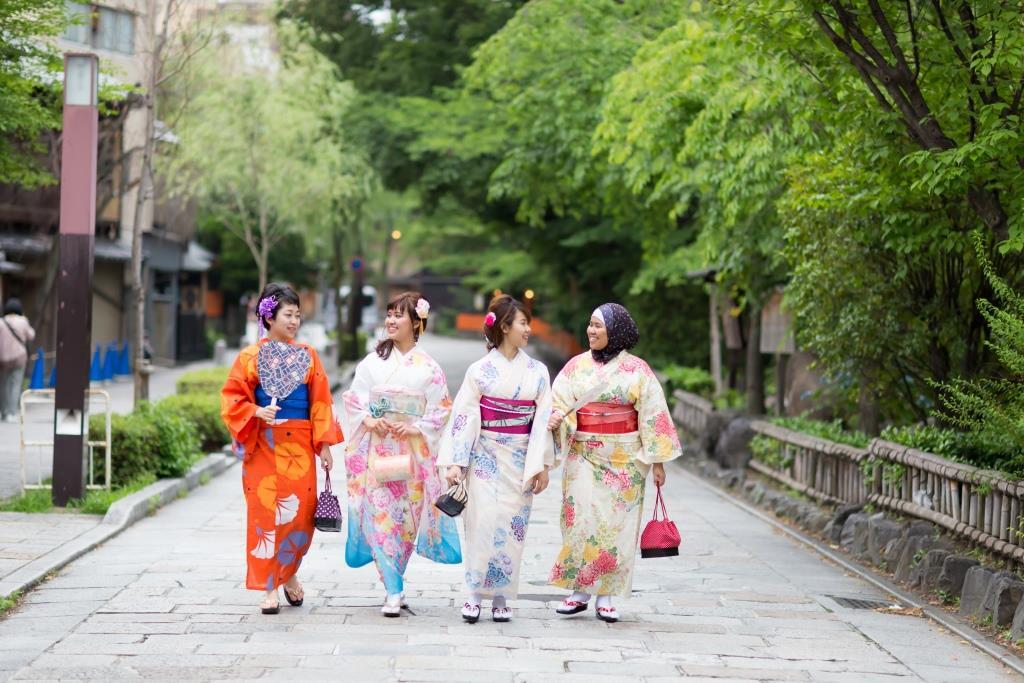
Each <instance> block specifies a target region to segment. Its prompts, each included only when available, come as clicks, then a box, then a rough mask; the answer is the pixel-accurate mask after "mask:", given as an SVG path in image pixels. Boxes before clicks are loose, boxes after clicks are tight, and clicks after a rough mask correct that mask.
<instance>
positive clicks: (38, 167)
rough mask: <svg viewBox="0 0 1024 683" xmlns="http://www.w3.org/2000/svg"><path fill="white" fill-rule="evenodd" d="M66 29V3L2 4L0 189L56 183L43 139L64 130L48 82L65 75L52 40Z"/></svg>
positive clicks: (28, 0)
mask: <svg viewBox="0 0 1024 683" xmlns="http://www.w3.org/2000/svg"><path fill="white" fill-rule="evenodd" d="M66 23H67V17H66V16H65V10H64V2H63V0H5V1H4V2H2V3H0V93H3V97H0V183H9V184H14V185H21V186H23V187H29V188H31V187H37V186H40V185H51V184H53V183H55V182H56V177H55V176H54V175H52V174H51V173H50V172H49V170H48V169H47V168H46V165H45V158H46V157H45V155H44V153H45V152H46V147H45V141H44V138H43V133H44V132H46V131H48V130H53V129H59V128H60V109H59V101H60V99H59V97H58V95H57V93H56V89H55V88H53V87H50V86H47V85H45V84H44V83H45V82H46V81H44V78H45V77H46V76H47V75H48V74H49V75H51V76H52V75H53V74H56V73H59V71H60V69H61V66H60V61H59V59H58V57H57V55H56V53H55V52H54V51H53V49H52V48H51V47H50V46H49V39H51V38H54V37H56V36H57V35H59V34H60V32H61V31H62V30H63V29H64V26H65V25H66ZM50 82H52V81H50Z"/></svg>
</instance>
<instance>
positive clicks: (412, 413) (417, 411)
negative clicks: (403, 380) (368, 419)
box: [368, 387, 427, 422]
mask: <svg viewBox="0 0 1024 683" xmlns="http://www.w3.org/2000/svg"><path fill="white" fill-rule="evenodd" d="M368 408H369V411H370V415H371V416H372V417H375V418H381V417H384V416H385V415H391V416H396V417H400V418H401V416H405V417H404V418H401V419H403V421H406V422H413V421H415V418H421V417H423V414H424V413H425V412H426V409H427V397H426V396H425V395H424V393H423V392H422V391H415V390H413V389H402V388H394V387H374V388H373V389H371V390H370V405H369V406H368Z"/></svg>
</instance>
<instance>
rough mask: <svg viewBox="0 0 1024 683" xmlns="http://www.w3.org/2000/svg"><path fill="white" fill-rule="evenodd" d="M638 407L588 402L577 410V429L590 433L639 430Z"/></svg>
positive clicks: (623, 432)
mask: <svg viewBox="0 0 1024 683" xmlns="http://www.w3.org/2000/svg"><path fill="white" fill-rule="evenodd" d="M637 428H638V427H637V414H636V409H635V408H634V407H633V406H630V405H620V404H618V403H588V404H586V405H585V406H583V407H582V408H580V409H579V410H578V411H576V429H577V431H580V432H587V433H589V434H628V433H630V432H635V431H637Z"/></svg>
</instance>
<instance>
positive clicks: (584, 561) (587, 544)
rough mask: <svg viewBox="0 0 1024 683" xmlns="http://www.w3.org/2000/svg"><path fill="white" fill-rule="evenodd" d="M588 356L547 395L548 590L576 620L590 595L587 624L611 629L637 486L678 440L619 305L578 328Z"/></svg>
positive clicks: (630, 558)
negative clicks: (554, 532) (592, 614)
mask: <svg viewBox="0 0 1024 683" xmlns="http://www.w3.org/2000/svg"><path fill="white" fill-rule="evenodd" d="M587 338H588V340H589V342H590V351H588V352H585V353H582V354H580V355H578V356H576V357H575V358H573V359H572V360H570V361H569V363H568V364H566V366H565V367H564V368H563V369H562V371H561V372H560V373H559V374H558V377H556V378H555V381H554V384H553V386H552V391H553V393H554V408H553V412H552V416H551V419H550V421H549V423H548V426H549V427H550V428H551V429H560V435H561V440H562V443H563V444H564V449H565V451H567V453H566V456H565V473H564V476H563V479H562V518H561V526H562V550H561V552H559V554H558V559H557V561H556V562H555V565H554V567H552V568H551V577H550V581H551V584H552V585H554V586H560V587H562V588H568V589H571V590H572V591H574V592H573V594H572V595H571V596H569V597H568V598H566V599H565V600H564V601H562V604H561V605H560V606H559V607H558V608H557V609H556V611H557V612H558V613H559V614H576V613H578V612H582V611H584V610H586V609H587V603H588V602H589V600H590V596H591V594H594V593H596V594H597V617H598V618H599V619H602V620H603V621H607V622H615V621H618V619H619V615H618V612H617V611H616V609H615V607H614V606H612V601H611V599H612V596H616V595H618V596H622V597H629V595H630V592H631V590H632V584H633V564H634V561H635V559H636V546H637V538H638V536H639V534H640V521H641V520H640V516H641V512H642V509H643V501H644V482H645V480H646V478H647V474H648V472H650V471H652V470H653V472H654V481H655V483H656V484H658V485H659V486H660V485H661V484H663V483H664V482H665V467H664V465H663V463H665V462H666V461H668V460H672V459H673V458H676V457H678V456H679V455H680V453H681V449H680V446H679V436H678V434H677V433H676V430H675V426H674V424H673V422H672V417H671V416H670V415H669V412H668V406H667V405H666V403H665V394H664V391H663V390H662V388H661V384H660V383H659V382H658V380H657V378H656V377H655V376H654V373H653V372H652V371H651V369H650V367H648V365H647V363H645V362H644V361H643V360H641V359H640V358H637V357H636V356H634V355H632V354H631V353H629V351H628V349H631V348H633V346H635V345H636V343H637V341H638V340H639V332H638V331H637V327H636V323H635V322H634V321H633V318H632V317H631V316H630V315H629V312H628V311H627V310H626V309H625V308H624V307H622V306H620V305H619V304H603V305H601V306H600V307H598V309H597V310H595V311H594V313H593V315H592V316H591V318H590V325H589V326H588V327H587Z"/></svg>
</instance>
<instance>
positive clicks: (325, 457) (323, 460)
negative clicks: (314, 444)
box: [320, 446, 334, 472]
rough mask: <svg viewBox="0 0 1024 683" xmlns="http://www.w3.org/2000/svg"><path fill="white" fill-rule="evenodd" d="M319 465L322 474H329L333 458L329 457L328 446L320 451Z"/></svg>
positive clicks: (329, 448)
mask: <svg viewBox="0 0 1024 683" xmlns="http://www.w3.org/2000/svg"><path fill="white" fill-rule="evenodd" d="M320 464H321V465H323V468H324V472H330V471H331V468H332V467H334V456H333V455H331V447H330V446H324V447H323V448H321V449H320Z"/></svg>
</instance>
